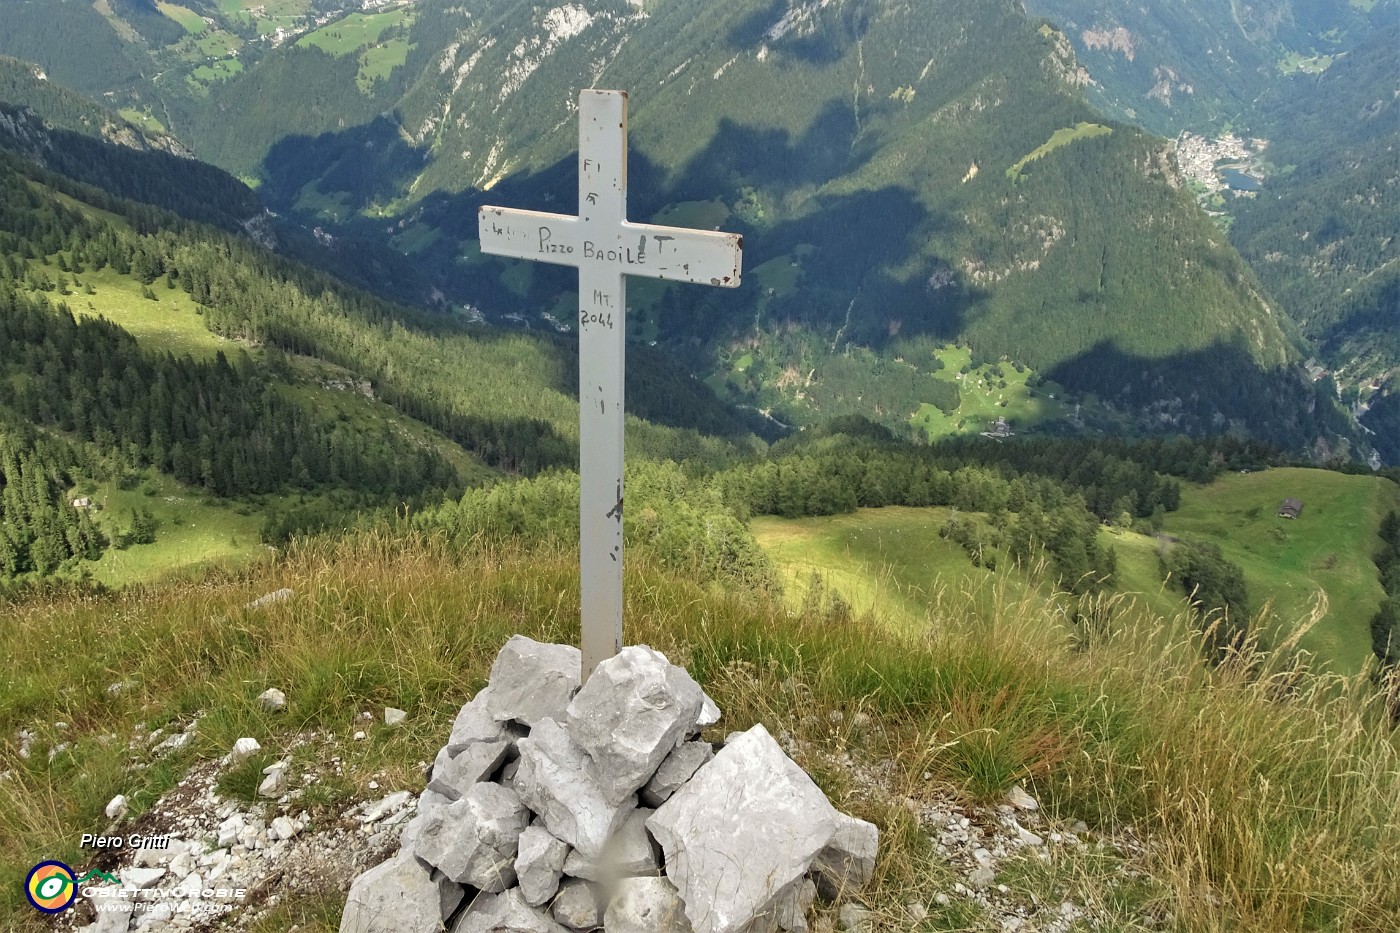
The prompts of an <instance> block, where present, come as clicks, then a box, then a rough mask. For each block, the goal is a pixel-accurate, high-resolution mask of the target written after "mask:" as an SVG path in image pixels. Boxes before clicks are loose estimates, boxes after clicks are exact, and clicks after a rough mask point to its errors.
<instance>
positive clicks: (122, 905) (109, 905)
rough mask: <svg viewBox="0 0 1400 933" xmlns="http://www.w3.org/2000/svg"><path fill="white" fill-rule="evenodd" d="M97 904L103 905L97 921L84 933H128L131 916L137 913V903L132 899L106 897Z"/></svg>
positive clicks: (87, 927) (86, 928)
mask: <svg viewBox="0 0 1400 933" xmlns="http://www.w3.org/2000/svg"><path fill="white" fill-rule="evenodd" d="M97 903H100V904H101V905H102V909H101V910H99V911H98V912H97V921H96V922H95V923H93V924H91V925H90V926H86V927H84V928H83V931H84V933H126V931H127V929H128V928H129V927H130V926H131V915H132V914H133V913H135V912H136V902H135V901H133V900H131V899H130V898H117V897H104V898H102V899H101V900H100V901H97Z"/></svg>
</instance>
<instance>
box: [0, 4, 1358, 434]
mask: <svg viewBox="0 0 1400 933" xmlns="http://www.w3.org/2000/svg"><path fill="white" fill-rule="evenodd" d="M63 6H64V7H65V10H66V12H65V13H64V16H65V17H68V19H65V20H64V21H65V22H68V21H69V19H71V20H72V26H71V28H73V29H77V28H78V26H77V23H78V22H79V20H80V19H82V18H83V17H87V13H82V12H81V8H76V7H75V8H73V9H68V7H70V6H73V5H72V4H69V3H65V4H63ZM223 6H224V7H226V8H227V9H226V10H224V11H223V12H220V11H214V10H212V9H209V8H200V9H199V12H200V13H201V14H202V15H203V16H204V18H203V19H201V18H199V17H195V18H194V19H193V20H191V19H189V17H186V16H184V15H182V14H178V13H176V12H174V11H176V10H179V9H184V8H178V7H162V8H161V9H163V10H165V12H166V15H167V20H168V21H169V22H172V23H173V22H180V23H182V24H183V27H182V28H184V29H185V30H186V33H187V34H186V35H184V36H183V37H180V38H178V39H176V40H175V41H166V39H165V38H160V37H158V36H157V33H158V32H159V30H156V29H154V28H153V27H151V26H150V25H149V24H147V26H145V27H142V26H141V23H139V22H137V21H136V20H133V21H132V22H131V24H130V26H131V29H132V31H133V33H134V34H136V35H137V36H139V37H140V38H139V40H137V39H133V40H132V43H131V44H130V45H131V48H128V49H127V51H126V54H132V52H131V49H132V48H136V49H139V48H141V47H144V49H145V52H146V53H147V54H148V55H149V56H151V57H152V61H155V62H159V63H160V68H159V69H158V70H159V73H160V75H161V77H160V78H159V80H156V79H151V81H149V82H146V84H144V85H143V84H142V81H140V80H127V79H123V78H121V75H122V74H123V73H124V72H123V70H122V68H121V67H120V61H119V60H118V58H119V57H118V58H113V59H112V60H111V61H110V62H108V64H107V65H104V66H103V68H107V69H109V70H110V72H111V74H110V76H109V77H110V80H109V81H108V82H107V84H108V89H109V90H111V91H112V93H113V99H114V100H115V101H117V102H118V103H120V104H124V105H125V106H126V107H127V109H129V110H132V111H134V112H137V113H138V114H140V115H142V116H143V117H147V118H148V117H150V116H151V115H153V114H156V113H157V112H158V113H160V114H163V115H164V116H163V117H162V119H163V120H167V122H168V125H167V126H166V128H167V129H169V130H171V131H172V132H174V133H175V134H176V135H178V136H179V137H180V138H182V139H184V140H185V141H186V142H188V143H189V144H190V145H191V146H192V147H193V148H194V149H195V151H196V152H197V153H198V154H199V155H200V156H201V157H203V158H206V159H209V160H211V161H213V162H215V163H217V164H219V165H221V166H223V167H224V168H226V169H229V170H230V171H233V172H235V173H237V174H240V175H242V176H244V177H245V178H247V179H249V180H256V181H258V182H259V183H260V194H261V196H262V197H263V198H264V199H265V200H266V201H267V203H268V204H269V205H270V206H271V207H272V208H273V209H274V210H276V211H278V212H279V213H282V214H284V215H288V216H294V217H296V218H299V219H300V220H301V221H302V222H303V223H305V224H306V225H307V226H308V227H311V226H318V225H319V226H320V227H322V228H324V230H325V231H326V232H328V233H332V234H333V235H334V236H335V237H343V236H345V235H346V234H352V235H353V236H354V237H356V238H358V239H359V240H360V241H362V242H369V241H375V242H379V243H385V242H386V241H387V244H388V245H389V246H391V247H392V248H393V249H394V250H396V251H397V252H398V254H399V255H401V256H406V257H407V258H408V260H409V261H411V262H412V263H413V264H414V266H415V267H416V268H417V270H418V272H419V280H420V285H422V286H424V287H423V289H422V290H423V291H424V292H429V293H432V294H435V295H436V296H437V297H438V299H439V300H441V301H444V302H448V303H451V304H454V305H457V306H459V307H469V308H471V309H472V310H473V313H481V314H484V315H485V317H486V318H487V319H488V320H491V321H493V322H497V323H513V324H516V325H518V324H522V323H523V324H526V325H527V326H533V327H540V328H546V329H556V328H559V329H563V330H567V328H568V326H569V325H568V324H567V323H559V322H561V321H563V322H567V320H568V318H569V315H568V314H565V313H563V311H564V310H565V309H567V308H568V307H569V303H570V302H571V301H572V300H573V297H572V294H573V288H574V286H573V284H572V279H571V278H570V277H569V276H568V275H567V273H565V272H564V271H562V270H557V269H532V268H528V267H527V266H525V265H523V264H518V263H517V264H508V263H503V262H499V261H494V260H490V261H488V260H483V259H481V258H480V257H479V256H478V255H477V253H476V249H475V245H474V243H473V239H474V234H475V224H474V216H475V208H476V207H477V206H478V205H479V204H481V203H483V202H484V201H487V200H490V201H492V202H500V203H511V204H515V205H519V206H525V207H537V208H543V209H555V208H558V207H560V206H561V205H564V204H567V203H569V200H570V198H572V197H573V194H572V191H573V185H574V180H575V178H576V169H575V166H574V165H573V161H572V156H571V153H572V151H573V148H574V145H575V138H576V136H575V133H576V130H575V126H574V122H573V118H572V115H571V110H570V107H571V106H572V105H571V101H572V99H573V97H574V96H575V94H576V92H577V89H578V87H579V86H580V85H589V84H591V85H596V86H608V85H610V86H619V87H626V88H629V89H631V90H632V91H633V95H632V128H633V145H632V157H631V163H630V166H631V176H630V184H631V216H632V217H633V218H635V219H653V218H654V219H658V220H661V221H664V222H671V223H685V224H695V225H700V226H704V227H712V228H714V227H723V228H725V229H733V230H736V231H738V232H741V233H743V234H745V242H746V244H747V245H748V255H747V257H746V265H747V267H748V270H749V274H748V278H747V282H746V284H745V285H744V286H743V288H741V289H740V290H739V292H738V293H736V294H729V295H725V296H720V297H717V296H714V295H705V294H701V293H700V290H695V289H680V288H664V287H650V288H641V287H639V288H636V289H634V290H633V292H632V295H631V297H632V302H633V308H632V312H633V313H632V323H631V331H632V333H633V335H634V336H636V337H639V338H640V339H641V340H642V341H644V342H647V343H650V342H651V341H653V340H654V341H656V342H657V343H658V344H659V345H661V346H664V347H667V348H669V349H670V350H672V351H673V352H675V353H678V354H680V355H681V356H682V358H683V359H684V360H685V361H686V362H687V363H688V365H689V366H690V368H691V369H692V370H693V371H694V372H696V373H697V374H698V375H700V376H702V377H704V378H706V379H707V381H708V382H709V384H710V386H711V387H712V388H713V389H714V390H715V391H716V392H718V393H719V394H720V395H721V396H722V397H724V398H726V399H728V400H729V401H731V402H735V403H738V404H741V405H745V406H748V407H751V408H754V409H758V410H760V411H763V412H766V413H768V414H769V415H770V416H771V417H773V418H775V419H776V420H778V421H780V422H782V423H786V424H805V423H813V422H816V421H819V420H821V419H823V418H827V417H832V416H836V415H840V414H845V413H860V414H867V415H870V416H872V417H875V418H877V419H879V420H881V421H883V422H885V423H887V424H890V425H895V426H901V427H903V428H905V429H907V430H909V431H911V432H914V433H917V432H918V431H921V430H924V431H926V430H927V429H928V428H929V426H930V425H931V424H932V422H931V421H930V420H929V418H928V417H926V416H924V415H923V414H922V413H923V412H926V411H928V410H931V408H940V407H941V408H942V409H943V410H947V406H948V404H949V399H948V391H947V386H945V385H943V384H941V383H939V382H938V380H936V379H935V378H934V377H933V375H932V374H933V371H934V370H935V369H936V366H937V360H936V359H935V352H936V350H937V348H938V347H941V346H943V345H946V344H948V343H950V342H951V341H953V340H955V339H961V340H963V341H965V342H967V343H970V344H971V345H972V347H973V349H974V350H975V351H976V352H977V353H979V354H980V355H981V356H982V357H983V358H984V359H987V360H991V361H997V360H998V359H999V358H1002V357H1006V358H1007V359H1008V361H1014V362H1017V363H1020V364H1022V365H1028V366H1030V367H1031V368H1033V369H1034V370H1035V371H1036V372H1038V373H1041V374H1043V375H1044V376H1046V377H1048V378H1050V379H1052V380H1053V381H1055V382H1056V383H1058V384H1059V385H1062V386H1063V387H1065V388H1066V389H1068V390H1069V391H1071V392H1073V393H1076V394H1077V395H1079V396H1080V397H1079V398H1076V400H1075V401H1076V402H1080V401H1088V402H1091V403H1095V404H1096V403H1098V402H1102V403H1104V404H1106V405H1108V406H1110V407H1111V409H1112V410H1113V411H1114V412H1115V413H1116V414H1115V417H1118V418H1120V419H1122V420H1123V421H1124V422H1126V423H1127V424H1128V425H1131V426H1133V427H1135V428H1137V429H1149V430H1174V431H1187V432H1193V433H1204V432H1211V431H1220V430H1237V431H1243V432H1247V433H1252V434H1255V435H1257V436H1263V437H1268V438H1269V439H1271V440H1273V441H1275V442H1277V443H1280V444H1283V445H1285V446H1288V447H1290V448H1291V449H1293V450H1296V451H1299V452H1302V451H1305V450H1313V449H1322V450H1325V451H1327V452H1335V451H1339V450H1340V451H1349V450H1352V447H1351V443H1352V441H1353V439H1354V438H1353V437H1352V435H1353V433H1354V432H1353V428H1352V427H1351V426H1350V425H1349V423H1348V419H1347V417H1346V416H1345V415H1344V414H1343V413H1342V412H1341V411H1340V409H1339V408H1338V407H1337V405H1336V403H1335V401H1334V400H1332V399H1330V398H1326V397H1320V396H1319V395H1318V394H1317V393H1316V392H1315V391H1314V389H1313V387H1312V386H1310V384H1309V383H1308V382H1307V380H1306V379H1305V378H1304V377H1303V376H1302V375H1301V369H1300V368H1299V366H1298V364H1299V363H1300V362H1301V357H1300V356H1299V355H1298V354H1297V353H1296V352H1295V350H1294V348H1293V346H1292V343H1291V341H1290V339H1289V337H1288V335H1287V328H1286V326H1285V324H1284V323H1283V322H1281V321H1280V319H1279V318H1278V317H1277V315H1276V314H1275V312H1274V311H1273V310H1272V308H1271V306H1270V304H1269V303H1268V302H1267V301H1266V300H1264V298H1263V297H1262V295H1261V292H1260V290H1259V288H1258V286H1257V284H1256V283H1255V281H1254V280H1253V278H1252V277H1251V276H1250V274H1249V272H1248V271H1247V270H1246V269H1245V268H1244V267H1243V266H1242V264H1241V263H1240V262H1239V260H1238V257H1237V256H1236V255H1235V254H1234V252H1233V251H1232V249H1231V248H1230V246H1229V244H1228V243H1227V242H1226V241H1225V239H1224V237H1223V236H1222V235H1221V234H1220V233H1219V231H1218V230H1216V229H1215V228H1214V226H1212V225H1211V224H1210V223H1209V222H1208V221H1207V219H1206V218H1205V217H1204V216H1203V215H1202V214H1201V213H1200V212H1199V211H1198V210H1197V209H1196V208H1195V206H1194V204H1193V202H1192V198H1191V197H1190V196H1189V194H1188V193H1187V192H1185V191H1183V190H1182V189H1181V184H1180V179H1179V177H1178V175H1177V173H1176V170H1175V168H1174V167H1173V165H1172V163H1171V160H1170V157H1169V155H1168V153H1167V151H1166V148H1165V146H1164V144H1163V143H1162V142H1161V141H1160V140H1155V139H1153V138H1151V137H1148V136H1146V135H1144V134H1143V133H1141V132H1139V131H1137V130H1135V129H1133V128H1131V127H1129V126H1126V125H1122V124H1115V123H1111V122H1108V121H1105V120H1104V118H1103V117H1102V116H1101V115H1099V114H1098V113H1097V112H1095V111H1094V110H1093V109H1092V108H1091V107H1090V106H1089V104H1088V103H1087V102H1086V99H1085V96H1084V95H1085V83H1086V81H1087V80H1088V76H1087V75H1086V74H1085V72H1084V71H1083V70H1082V69H1081V68H1080V66H1079V64H1078V62H1077V61H1076V60H1075V57H1074V53H1073V50H1072V47H1071V44H1070V41H1069V40H1068V39H1067V38H1066V36H1065V35H1063V34H1061V33H1060V32H1058V31H1056V30H1055V29H1053V28H1051V27H1049V26H1044V25H1039V24H1036V23H1033V22H1031V21H1030V20H1028V19H1027V17H1026V16H1025V14H1024V13H1023V12H1022V11H1021V10H1020V9H1019V7H1018V6H1017V5H1016V4H1013V3H1009V2H996V3H990V4H988V3H973V2H970V0H938V2H937V3H934V4H932V5H931V6H930V7H928V8H924V7H921V8H920V9H919V10H917V11H915V10H913V9H910V8H906V7H905V6H901V5H899V4H894V3H889V2H884V0H880V2H875V0H869V2H866V0H861V2H856V0H846V2H839V3H833V4H819V5H816V4H796V3H760V2H757V0H745V2H741V3H734V4H725V5H723V6H722V7H719V8H716V7H714V6H713V5H710V4H700V3H696V2H671V3H665V4H661V5H657V6H654V7H650V8H647V7H638V6H636V5H633V4H629V3H625V2H621V0H592V2H589V3H586V4H568V5H563V6H559V7H555V8H550V9H545V8H542V7H536V6H532V5H530V4H523V3H518V2H514V0H493V2H490V3H485V4H480V5H478V6H476V7H472V8H467V7H463V6H461V5H457V4H451V3H448V2H446V0H422V2H419V3H415V4H412V5H402V4H399V5H396V4H389V5H388V6H386V7H384V8H383V9H379V10H376V11H375V12H368V11H366V12H358V11H353V10H349V9H332V7H333V6H334V5H333V4H332V5H327V4H321V5H320V6H318V7H317V9H318V10H324V12H323V13H322V15H321V18H320V19H316V20H313V19H311V18H309V17H310V14H311V13H312V10H311V8H310V7H308V6H307V5H305V4H297V3H292V4H289V5H287V6H286V7H285V9H284V8H282V7H278V9H277V10H275V11H271V12H269V11H268V10H267V9H265V8H262V7H258V8H253V7H251V6H249V5H248V4H233V5H229V4H224V5H223ZM190 9H193V7H191V8H190ZM89 12H91V11H89ZM118 12H120V11H118ZM93 15H94V16H95V15H96V14H95V13H94V14H93ZM133 15H134V14H133ZM117 18H118V19H120V18H121V17H120V15H118V16H117ZM138 18H139V17H138ZM90 19H91V17H88V20H90ZM99 19H101V17H99ZM84 21H87V20H84ZM103 27H104V28H110V27H111V24H110V23H107V22H106V21H104V22H103ZM26 36H28V38H26ZM5 41H6V42H8V43H9V44H8V45H4V46H3V48H6V49H8V50H9V51H11V52H13V53H16V54H25V51H24V50H25V48H27V47H33V46H34V44H35V43H37V42H38V41H39V40H38V39H37V38H35V37H34V36H31V35H30V34H29V33H28V32H25V31H24V30H17V31H15V32H14V33H13V34H12V35H11V36H10V37H9V38H8V39H7V40H5ZM93 42H94V43H95V42H96V40H93ZM26 43H28V44H29V45H28V46H26ZM100 45H101V44H100V43H97V44H96V45H94V47H93V54H94V56H100V55H103V54H106V53H104V52H102V51H101V48H99V47H98V46H100ZM192 49H196V50H203V51H204V52H206V53H209V54H206V55H205V58H207V59H208V61H206V62H205V63H204V64H202V65H199V66H197V67H196V66H195V64H194V63H195V62H196V58H195V57H192V56H193V54H194V53H193V52H192V51H191V50H192ZM43 64H44V66H45V67H47V68H50V70H51V72H52V76H51V77H58V78H63V79H66V75H67V74H68V72H67V71H65V70H64V69H65V68H68V67H70V66H72V63H71V62H66V60H64V59H62V58H61V57H55V58H53V59H52V61H47V60H44V61H43ZM191 68H193V70H191ZM201 69H205V70H201ZM208 69H213V70H212V71H209V70H208ZM98 70H102V69H101V68H98V67H96V66H94V67H93V68H92V69H89V72H90V74H89V76H88V77H89V78H90V77H91V72H93V71H98ZM123 81H125V83H122V82H123ZM85 86H87V85H85ZM382 278H384V279H385V280H394V279H398V278H400V277H399V276H396V275H390V276H383V277H382ZM433 289H436V292H433ZM396 293H401V292H396ZM413 297H415V298H418V299H421V298H422V297H424V296H423V295H422V294H418V295H414V296H413ZM1226 374H1228V378H1226ZM1091 407H1092V405H1091ZM1009 414H1012V415H1013V418H1012V420H1013V421H1015V416H1014V413H1009ZM1042 420H1043V419H1042ZM1058 429H1060V430H1078V429H1082V422H1074V423H1071V422H1070V421H1069V420H1068V419H1065V421H1064V422H1063V423H1061V424H1060V425H1058ZM1362 452H1363V453H1364V451H1362Z"/></svg>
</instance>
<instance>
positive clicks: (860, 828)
mask: <svg viewBox="0 0 1400 933" xmlns="http://www.w3.org/2000/svg"><path fill="white" fill-rule="evenodd" d="M837 817H838V820H837V826H836V832H835V833H834V834H833V835H832V837H831V841H830V842H828V843H827V844H826V848H824V849H822V850H821V851H820V852H818V853H817V857H816V858H815V859H813V860H812V876H813V878H815V879H816V882H817V890H818V891H819V892H821V895H822V897H824V898H826V899H827V900H829V901H834V900H836V899H837V898H839V897H843V896H845V895H848V894H853V893H854V892H856V891H859V890H860V889H861V888H863V887H865V885H866V883H867V882H869V881H870V879H871V877H873V876H874V874H875V855H876V853H877V852H878V851H879V848H880V830H879V828H878V827H877V826H876V825H875V824H874V823H867V822H866V821H865V820H858V819H856V818H855V817H853V816H847V815H846V814H844V813H838V814H837Z"/></svg>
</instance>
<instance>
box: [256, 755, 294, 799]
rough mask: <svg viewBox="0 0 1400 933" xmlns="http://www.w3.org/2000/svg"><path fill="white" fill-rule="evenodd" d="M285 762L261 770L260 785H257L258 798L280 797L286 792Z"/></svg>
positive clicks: (286, 766)
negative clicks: (262, 776)
mask: <svg viewBox="0 0 1400 933" xmlns="http://www.w3.org/2000/svg"><path fill="white" fill-rule="evenodd" d="M288 767H289V765H288V763H287V762H278V763H277V764H275V765H268V766H267V767H266V768H264V769H263V774H265V775H267V776H266V777H264V778H263V780H262V783H261V784H259V785H258V796H259V797H281V796H282V795H283V794H285V793H286V792H287V768H288Z"/></svg>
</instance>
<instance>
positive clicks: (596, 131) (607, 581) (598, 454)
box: [477, 90, 743, 680]
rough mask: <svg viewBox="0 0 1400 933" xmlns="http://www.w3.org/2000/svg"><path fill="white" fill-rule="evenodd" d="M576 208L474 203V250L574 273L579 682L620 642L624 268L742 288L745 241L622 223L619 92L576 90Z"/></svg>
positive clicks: (623, 153)
mask: <svg viewBox="0 0 1400 933" xmlns="http://www.w3.org/2000/svg"><path fill="white" fill-rule="evenodd" d="M578 104H579V105H578V110H579V148H578V168H579V171H578V177H579V191H578V216H576V217H571V216H568V215H565V214H551V213H544V212H540V211H524V210H517V209H513V208H506V207H490V206H486V207H482V208H481V209H480V211H479V212H478V215H477V220H478V226H479V231H480V238H481V251H482V252H483V253H490V254H493V255H497V256H509V257H512V258H516V259H532V260H536V261H538V262H550V263H557V264H560V265H567V266H575V267H577V268H578V270H579V294H578V299H579V322H578V328H579V368H578V372H579V376H578V379H579V383H578V390H579V391H578V400H579V571H580V574H581V579H580V587H579V595H580V622H581V628H582V633H581V646H580V647H581V648H582V653H583V670H582V672H581V676H582V679H583V680H587V679H588V675H589V674H591V673H592V672H593V669H594V668H595V667H597V666H598V664H599V663H601V662H602V661H605V660H607V659H608V658H610V657H612V656H613V655H614V654H616V653H617V652H618V651H620V650H621V649H622V504H623V488H622V466H623V459H622V447H623V441H622V435H623V425H624V420H623V375H624V362H625V355H626V335H625V330H624V328H625V327H626V323H627V276H629V275H643V276H647V277H649V278H657V279H667V280H672V281H678V282H694V283H698V284H704V285H717V286H720V287H724V288H735V287H737V286H738V285H739V278H740V275H739V273H740V266H741V262H742V251H743V238H742V237H740V236H739V235H738V234H734V233H715V232H710V231H704V230H689V229H685V228H682V227H663V226H657V225H653V224H637V223H632V222H630V221H628V220H627V94H626V93H625V92H623V91H596V90H584V91H581V92H579V102H578Z"/></svg>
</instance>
